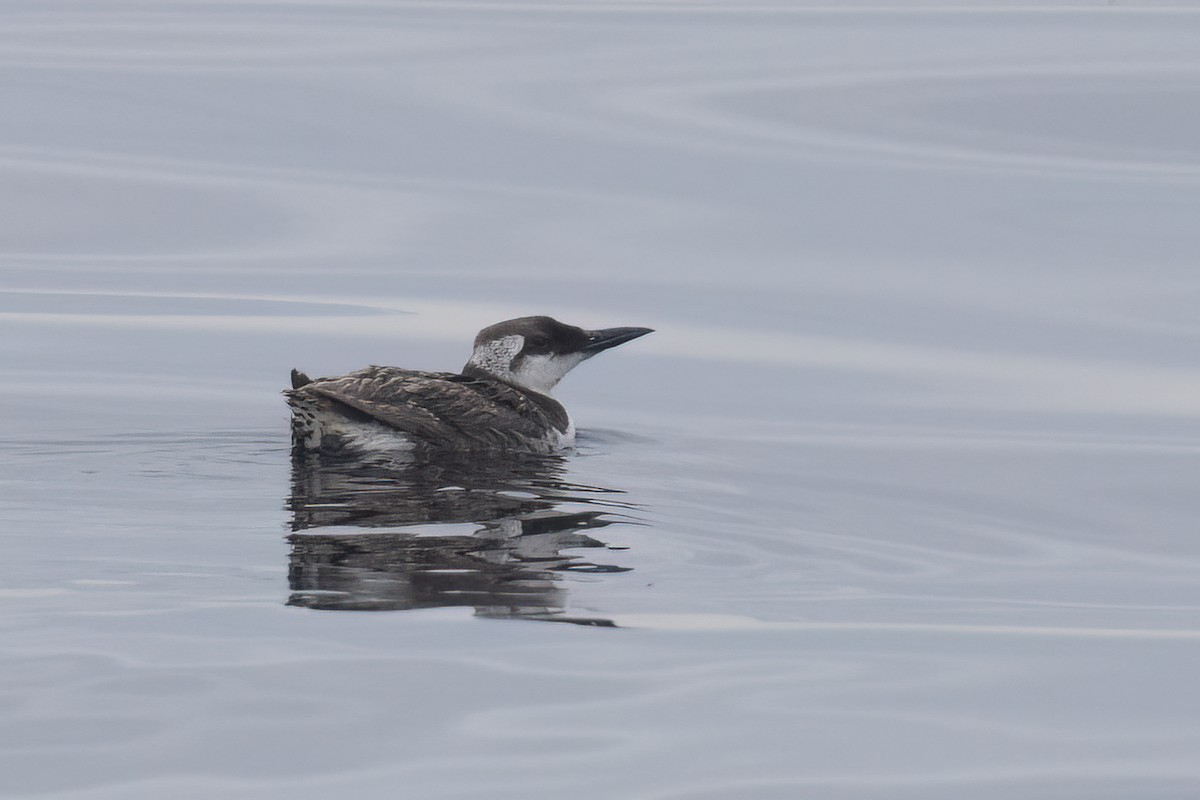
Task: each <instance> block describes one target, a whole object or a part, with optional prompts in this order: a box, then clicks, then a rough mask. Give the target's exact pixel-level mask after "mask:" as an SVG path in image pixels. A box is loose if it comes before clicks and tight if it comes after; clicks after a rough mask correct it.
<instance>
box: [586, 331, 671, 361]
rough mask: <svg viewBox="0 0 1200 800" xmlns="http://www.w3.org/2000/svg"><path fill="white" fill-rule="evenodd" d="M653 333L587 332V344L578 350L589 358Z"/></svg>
mask: <svg viewBox="0 0 1200 800" xmlns="http://www.w3.org/2000/svg"><path fill="white" fill-rule="evenodd" d="M647 333H654V329H653V328H604V329H603V330H599V331H588V332H587V335H588V339H587V344H585V345H584V346H583V347H581V348H579V352H581V353H583V354H584V356H585V357H587V358H590V357H591V356H594V355H596V353H599V352H600V351H602V350H607V349H608V348H610V347H616V346H617V345H619V344H625V343H626V342H631V341H633V340H634V339H636V338H638V337H639V336H645V335H646V334H647Z"/></svg>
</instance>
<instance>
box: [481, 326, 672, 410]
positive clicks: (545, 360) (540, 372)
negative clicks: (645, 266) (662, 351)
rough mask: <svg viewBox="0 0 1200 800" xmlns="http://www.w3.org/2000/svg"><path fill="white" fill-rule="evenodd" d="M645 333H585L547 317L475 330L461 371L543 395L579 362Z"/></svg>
mask: <svg viewBox="0 0 1200 800" xmlns="http://www.w3.org/2000/svg"><path fill="white" fill-rule="evenodd" d="M651 332H652V330H651V329H650V328H604V329H602V330H596V331H588V330H584V329H583V328H576V327H575V326H574V325H566V324H564V323H562V322H559V321H558V320H556V319H553V318H551V317H519V318H517V319H510V320H505V321H504V322H497V323H496V324H495V325H489V326H488V327H486V328H484V329H483V330H481V331H480V332H479V335H478V336H476V337H475V351H474V352H473V353H471V359H470V360H469V361H468V362H467V368H466V370H464V371H467V370H472V369H473V370H481V371H483V372H486V373H488V374H489V375H492V376H494V377H496V378H499V379H500V380H503V381H506V382H508V383H511V384H513V385H515V386H520V387H522V388H525V389H532V390H533V391H535V392H541V393H542V394H549V393H550V390H551V389H553V388H554V386H555V384H557V383H558V382H559V381H560V380H561V379H562V377H563V376H564V375H566V374H567V373H568V372H570V371H571V370H572V369H574V368H575V367H576V366H577V365H579V364H580V363H581V362H583V361H585V360H586V359H589V358H591V357H592V356H594V355H596V354H597V353H599V352H601V351H603V350H607V349H609V348H610V347H616V346H617V345H619V344H624V343H625V342H628V341H631V340H633V339H636V338H638V337H639V336H645V335H646V334H647V333H651Z"/></svg>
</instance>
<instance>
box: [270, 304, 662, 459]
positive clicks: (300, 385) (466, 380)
mask: <svg viewBox="0 0 1200 800" xmlns="http://www.w3.org/2000/svg"><path fill="white" fill-rule="evenodd" d="M651 332H652V330H651V329H650V328H604V329H602V330H594V331H588V330H584V329H582V328H577V327H575V326H574V325H566V324H563V323H561V322H559V321H558V320H556V319H552V318H550V317H520V318H518V319H510V320H505V321H504V322H498V323H496V324H495V325H490V326H488V327H486V328H484V329H483V330H481V331H480V332H479V335H478V336H476V337H475V345H474V350H473V351H472V353H471V357H470V359H469V360H468V361H467V364H466V366H465V367H463V370H462V372H461V373H452V372H423V371H418V370H410V369H400V368H399V367H377V366H371V367H366V368H365V369H360V370H356V371H355V372H351V373H348V374H346V375H342V376H340V377H335V378H317V379H315V380H314V379H312V378H309V377H308V376H307V375H305V374H304V373H302V372H299V371H297V370H294V369H293V370H292V388H291V390H290V391H285V392H284V395H285V396H286V397H287V402H288V405H289V406H291V409H292V444H293V447H294V448H296V449H298V450H300V451H338V450H343V449H346V448H350V449H352V450H377V449H387V450H393V449H397V448H407V447H415V446H418V445H431V446H434V447H439V448H447V449H452V450H480V449H482V450H489V449H490V450H514V451H529V452H539V453H547V452H553V451H556V450H561V449H563V448H566V447H570V446H571V445H572V444H573V443H574V441H575V425H574V423H573V422H572V421H571V417H570V415H569V414H567V410H566V409H565V408H563V406H562V404H561V403H559V402H558V401H557V400H555V399H554V398H553V397H551V396H550V391H551V390H552V389H553V388H554V386H555V385H556V384H557V383H558V382H559V380H561V379H562V377H563V376H564V375H566V374H567V373H568V372H570V371H571V370H572V369H574V368H575V367H576V366H578V365H579V364H580V363H582V362H583V361H585V360H587V359H589V358H591V357H592V356H594V355H596V354H597V353H600V352H602V351H604V350H608V349H609V348H611V347H616V346H617V345H619V344H624V343H625V342H628V341H631V340H633V339H636V338H638V337H639V336H645V335H646V334H647V333H651Z"/></svg>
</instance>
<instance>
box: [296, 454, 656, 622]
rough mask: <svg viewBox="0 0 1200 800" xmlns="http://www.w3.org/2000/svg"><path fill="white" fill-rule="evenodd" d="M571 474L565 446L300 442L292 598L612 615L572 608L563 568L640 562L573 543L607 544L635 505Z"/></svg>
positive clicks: (599, 569)
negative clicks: (326, 446) (398, 452)
mask: <svg viewBox="0 0 1200 800" xmlns="http://www.w3.org/2000/svg"><path fill="white" fill-rule="evenodd" d="M564 474H565V461H564V459H563V458H562V457H561V456H555V455H520V456H504V457H496V456H494V455H489V456H488V457H479V456H475V457H471V456H470V455H467V454H447V453H430V454H425V455H424V456H423V457H421V458H420V459H413V460H408V461H403V460H399V459H393V458H388V457H386V456H379V455H372V456H361V455H357V456H356V455H350V454H339V455H330V454H323V453H304V452H299V451H297V452H293V455H292V494H291V498H290V499H289V502H288V507H289V509H290V510H291V512H292V531H293V533H292V534H291V535H290V536H289V537H288V540H289V542H290V544H291V554H290V563H289V568H288V584H289V588H290V590H291V597H290V598H289V600H288V604H289V605H294V606H304V607H307V608H316V609H329V610H375V611H378V610H401V609H418V608H439V607H447V606H471V607H474V608H475V613H476V614H477V615H479V616H485V617H495V618H520V619H535V620H546V621H554V622H572V623H576V624H582V625H597V626H611V624H612V623H611V622H609V621H608V620H604V619H596V618H591V617H586V616H578V615H569V614H567V613H566V606H567V603H566V597H567V590H566V588H565V587H564V585H563V582H562V575H563V574H564V573H610V572H626V571H628V568H625V567H618V566H613V565H606V564H602V563H597V562H595V561H592V560H587V559H585V558H584V557H583V556H581V555H578V554H577V553H575V552H574V551H577V550H579V549H585V550H586V549H590V550H593V551H603V550H604V549H605V548H606V547H607V545H606V544H605V543H604V542H602V541H600V540H599V539H596V538H594V536H592V532H594V531H596V530H597V529H600V528H603V527H606V526H608V525H611V524H613V523H615V522H626V523H628V522H629V521H630V518H629V517H628V516H627V515H626V514H624V513H622V512H623V511H628V510H630V509H632V508H633V506H632V505H631V504H629V503H627V502H624V501H622V500H621V499H620V498H621V495H622V494H623V492H621V491H618V490H613V489H605V488H600V487H594V486H582V485H579V484H572V483H568V482H567V481H566V480H565V479H564ZM564 506H566V507H569V510H568V508H564ZM456 523H457V524H456ZM334 528H336V529H337V530H333V529H334ZM320 529H324V530H320ZM367 529H371V530H367ZM384 529H386V530H384ZM406 529H407V530H406ZM568 551H570V552H568Z"/></svg>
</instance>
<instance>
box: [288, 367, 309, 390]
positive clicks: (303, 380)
mask: <svg viewBox="0 0 1200 800" xmlns="http://www.w3.org/2000/svg"><path fill="white" fill-rule="evenodd" d="M310 383H312V378H310V377H308V376H307V375H305V374H304V373H303V372H301V371H300V370H298V369H294V370H292V388H293V389H299V388H300V387H301V386H308V385H309V384H310Z"/></svg>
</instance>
